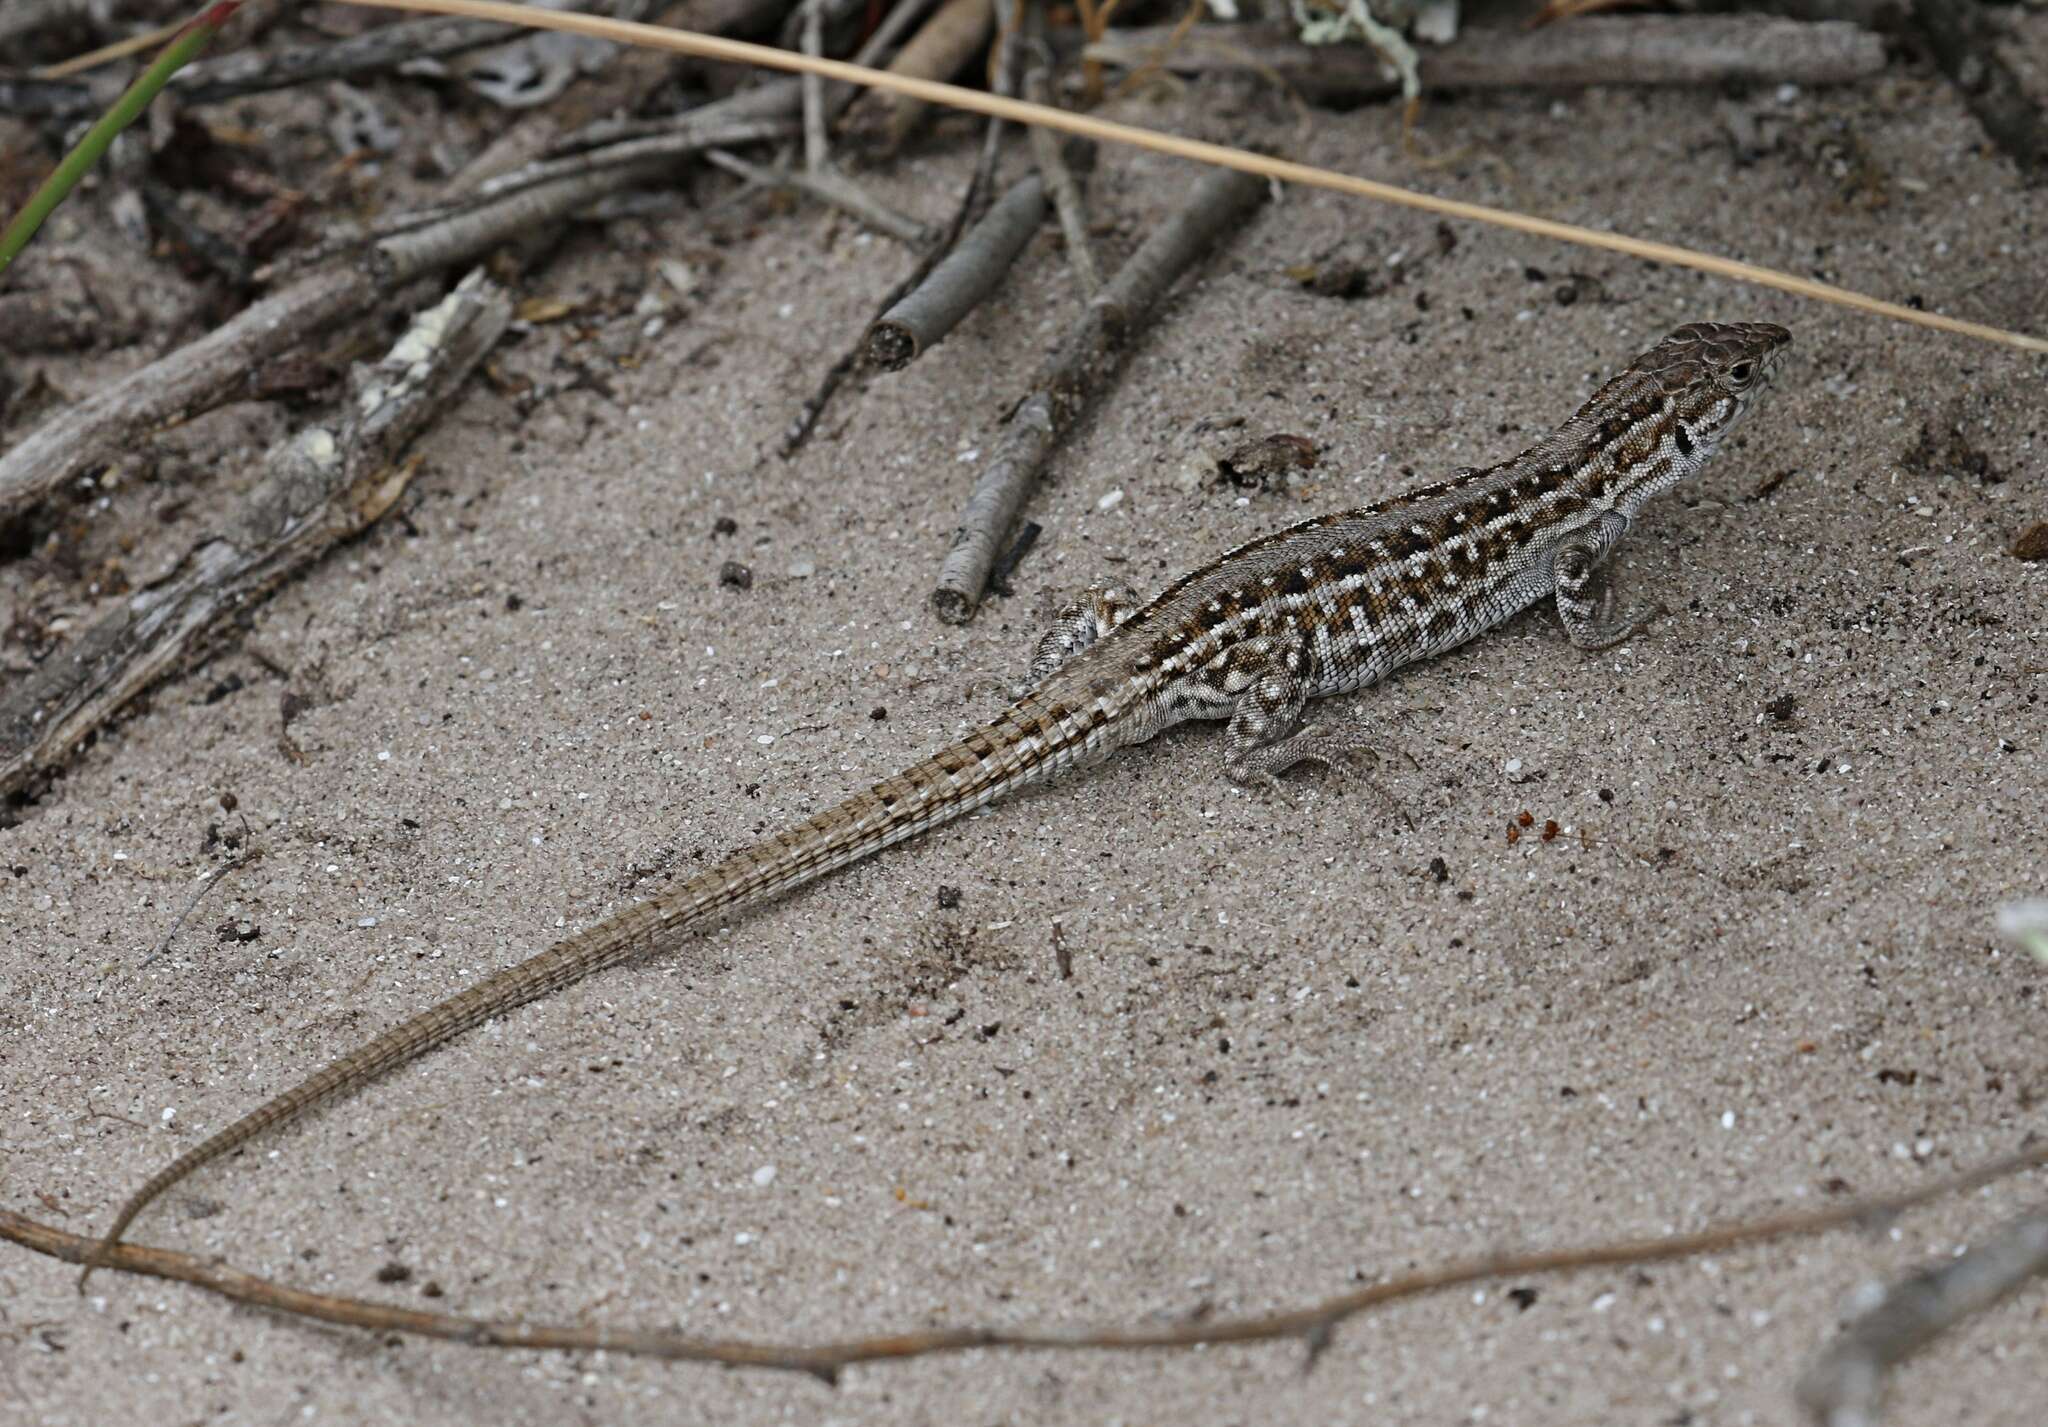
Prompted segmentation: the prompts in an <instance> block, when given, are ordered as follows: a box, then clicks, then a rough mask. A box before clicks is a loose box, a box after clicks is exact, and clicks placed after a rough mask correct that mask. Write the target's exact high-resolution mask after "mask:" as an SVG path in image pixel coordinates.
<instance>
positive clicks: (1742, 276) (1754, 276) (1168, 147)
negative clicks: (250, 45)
mask: <svg viewBox="0 0 2048 1427" xmlns="http://www.w3.org/2000/svg"><path fill="white" fill-rule="evenodd" d="M352 3H354V4H357V5H367V6H369V7H371V8H373V9H385V10H424V11H432V12H434V13H438V14H451V15H452V14H461V15H474V16H477V17H479V18H488V19H507V18H517V19H520V20H522V21H524V22H526V23H529V24H532V25H534V26H536V27H537V28H542V29H550V30H566V31H569V32H570V33H573V34H586V35H596V36H598V37H599V38H601V39H609V40H619V41H621V42H624V43H631V44H643V45H647V46H650V47H652V48H655V49H666V50H673V51H675V52H676V53H678V54H689V55H696V56H699V57H700V58H703V59H712V60H726V61H730V62H732V63H734V64H751V65H758V66H760V67H761V68H763V69H774V70H782V71H786V72H795V73H801V72H803V71H804V70H805V69H809V68H815V69H816V70H817V72H818V73H820V74H822V75H824V76H825V77H826V78H827V79H833V80H841V81H844V82H846V83H849V84H862V85H867V86H869V87H871V88H874V89H883V90H888V91H890V92H892V93H897V94H906V95H909V96H911V97H912V98H916V99H922V100H924V101H925V102H926V103H930V104H945V105H948V106H950V107H952V108H955V109H964V110H967V111H968V112H969V113H974V114H986V115H989V116H991V117H993V118H1000V119H1008V120H1012V121H1014V122H1016V123H1020V124H1043V125H1045V126H1046V127H1047V128H1050V129H1058V130H1060V131H1061V132H1062V133H1067V134H1075V135H1078V136H1080V137H1082V138H1085V139H1096V140H1100V141H1104V142H1108V143H1117V144H1127V145H1129V146H1131V147H1132V148H1139V149H1147V150H1150V151H1151V152H1153V153H1160V154H1169V155H1172V156H1173V157H1175V158H1184V159H1193V160H1194V161H1195V162H1197V163H1204V164H1209V165H1212V166H1214V167H1216V168H1226V169H1233V170H1236V171H1238V172H1240V173H1251V174H1258V175H1259V176H1261V177H1264V178H1269V179H1272V180H1273V181H1275V182H1277V183H1298V184H1304V185H1307V186H1309V187H1312V188H1322V189H1327V190H1329V191H1330V192H1332V193H1344V194H1349V195H1351V196H1352V197H1354V198H1370V199H1373V200H1375V201H1377V202H1381V203H1392V204H1396V205H1398V206H1400V207H1403V208H1413V209H1417V210H1419V211H1421V212H1424V213H1434V214H1437V215H1438V216H1440V217H1444V218H1459V219H1464V220H1467V221H1470V222H1474V223H1485V224H1489V225H1491V226H1493V227H1496V228H1505V229H1507V230H1509V231H1510V232H1516V233H1527V234H1529V235H1531V236H1532V237H1538V238H1548V239H1551V240H1553V241H1556V242H1561V243H1574V244H1577V245H1579V246H1580V247H1586V248H1599V249H1602V250H1604V251H1607V252H1614V253H1624V254H1626V255H1628V256H1630V257H1634V258H1641V259H1644V260H1646V261H1649V262H1657V263H1668V264H1671V265H1672V266H1674V267H1683V268H1691V269H1693V270H1694V271H1697V272H1704V273H1711V274H1714V275H1715V276H1717V277H1725V278H1729V279H1731V280H1733V281H1735V282H1745V283H1753V284H1755V285H1756V286H1758V287H1767V288H1771V289H1773V290H1775V291H1778V292H1789V293H1792V294H1794V295H1796V296H1799V297H1805V298H1810V299H1812V300H1814V301H1817V302H1831V303H1834V304H1836V305H1837V306H1840V307H1852V308H1855V309H1856V310H1857V311H1859V312H1865V313H1869V314H1871V315H1873V316H1877V317H1885V318H1889V319H1891V320H1892V321H1894V322H1905V323H1909V324H1911V325H1913V326H1916V327H1931V328H1934V329H1935V330H1937V331H1942V332H1952V333H1955V334H1956V335H1958V336H1966V337H1974V338H1977V339H1978V340H1979V341H1984V342H1996V343H1998V344H1999V345H2001V346H2006V347H2016V348H2018V349H2020V350H2021V351H2026V352H2048V338H2042V337H2036V336H2032V335H2030V334H2028V333H2025V332H2012V331H2008V330H2007V329H2005V328H2002V327H1993V326H1991V325H1990V324H1988V323H1983V322H1969V321H1965V320H1963V319H1961V318H1957V317H1948V316H1944V315H1942V314H1940V313H1936V312H1927V311H1923V310H1921V309H1919V308H1914V307H1908V306H1906V305H1905V304H1904V303H1899V302H1885V301H1882V300H1880V299H1878V298H1874V297H1869V296H1866V295H1865V294H1863V293H1860V292H1852V291H1850V290H1849V289H1847V288H1843V287H1836V286H1835V285H1833V284H1832V283H1824V282H1816V281H1815V280H1813V279H1811V278H1803V277H1799V276H1797V275H1796V274H1793V273H1788V272H1781V271H1779V270H1778V269H1776V268H1767V267H1763V266H1760V265H1759V264H1756V263H1745V262H1738V261H1736V260H1734V259H1732V258H1723V257H1717V256H1716V255H1714V254H1712V253H1702V252H1700V251H1698V250H1697V249H1693V248H1684V247H1680V246H1679V245H1677V244H1676V243H1657V242H1651V241H1649V240H1647V239H1644V238H1634V237H1630V236H1629V235H1627V234H1625V233H1614V232H1607V231H1603V230H1601V229H1598V228H1587V227H1582V226H1580V225H1579V224H1575V223H1560V222H1558V221H1556V220H1555V219H1550V218H1538V217H1535V216H1534V215H1532V214H1527V213H1516V212H1514V211H1512V210H1510V209H1504V208H1491V207H1488V206H1487V205H1486V204H1483V203H1466V202H1462V201H1460V200H1458V199H1455V198H1438V197H1436V196H1435V195H1434V194H1428V193H1417V192H1415V191H1414V190H1413V189H1407V188H1401V187H1399V186H1398V185H1395V184H1391V183H1379V182H1376V181H1374V180H1372V179H1368V178H1359V177H1357V176H1356V175H1353V174H1346V173H1338V172H1336V171H1335V170H1332V169H1326V168H1317V167H1316V166H1314V165H1313V164H1303V163H1294V162H1292V161H1290V160H1287V159H1278V158H1272V157H1270V156H1268V155H1265V154H1255V153H1250V152H1248V151H1246V150H1243V149H1233V148H1230V147H1228V146H1226V145H1223V144H1211V143H1205V142H1203V141H1202V140H1200V139H1189V138H1183V137H1182V136H1180V135H1178V134H1165V133H1160V132H1159V131H1158V130H1155V129H1142V128H1139V127H1137V126H1136V125H1133V124H1118V123H1113V122H1111V121H1109V120H1107V119H1098V118H1096V117H1095V116H1094V115H1092V114H1077V113H1073V112H1071V111H1069V110H1064V109H1048V108H1045V107H1044V106H1042V105H1037V104H1027V103H1024V102H1023V101H1021V100H1016V99H1011V98H1007V97H1005V96H1003V95H1000V94H990V93H981V92H979V91H976V90H972V89H962V88H960V87H959V86H958V85H952V84H939V83H936V82H933V81H929V80H920V79H911V78H908V77H906V76H904V75H899V74H890V73H887V72H885V71H882V70H871V69H863V68H861V67H860V66H858V65H851V64H843V63H840V62H839V61H836V60H812V59H810V58H808V57H807V56H804V55H799V54H792V53H790V52H789V51H786V50H777V49H770V48H768V47H767V46H765V45H752V44H746V43H744V42H742V41H739V40H727V39H720V38H718V37H716V36H713V35H697V34H684V33H681V32H678V31H673V30H661V29H657V28H655V27H654V26H651V25H627V24H621V23H618V22H616V21H609V20H599V19H594V18H592V17H591V16H588V15H560V14H555V13H553V12H535V11H532V10H529V9H525V8H524V7H521V6H517V5H508V4H505V3H504V2H503V0H352ZM1578 23H1581V24H1586V23H1591V22H1590V21H1580V22H1578ZM799 439H800V438H799Z"/></svg>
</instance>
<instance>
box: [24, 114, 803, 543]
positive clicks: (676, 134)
mask: <svg viewBox="0 0 2048 1427" xmlns="http://www.w3.org/2000/svg"><path fill="white" fill-rule="evenodd" d="M785 92H786V93H787V95H788V96H789V97H790V98H791V99H793V98H794V96H795V93H796V86H795V83H794V82H793V81H792V82H791V83H790V84H789V85H788V87H787V90H786V91H785ZM757 102H758V101H756V100H754V99H752V98H751V97H749V96H745V95H743V96H738V97H736V99H735V100H729V101H722V103H721V104H707V105H705V106H704V107H703V108H701V109H698V110H695V111H693V112H692V113H691V114H689V115H686V116H684V118H683V120H681V121H678V122H676V123H675V124H672V125H670V126H669V127H668V128H667V129H666V130H665V131H664V132H661V133H655V134H650V135H646V136H644V137H640V138H635V139H630V140H625V141H622V142H620V143H618V144H612V145H606V146H602V147H599V148H595V149H590V150H586V151H584V152H583V153H581V154H579V155H577V156H576V157H575V159H574V160H565V161H560V162H552V161H551V162H550V163H549V164H544V165H534V166H532V167H531V169H528V170H521V171H519V172H517V173H513V174H508V175H505V176H504V177H502V178H500V179H497V180H494V181H493V182H492V183H491V184H487V185H485V186H484V190H483V191H482V192H480V193H478V194H477V195H475V196H473V197H472V198H470V199H468V200H465V201H464V202H463V203H461V204H458V205H453V206H444V207H441V208H437V209H434V210H430V211H428V212H427V213H424V214H421V215H417V216H416V217H412V218H407V219H401V220H400V221H398V222H397V223H394V224H392V225H390V226H391V227H392V229H393V230H394V231H391V232H389V233H387V234H386V235H385V236H383V237H382V238H380V239H378V240H377V241H375V242H372V243H370V244H369V245H368V246H367V247H362V248H359V249H356V250H353V251H351V252H350V253H349V254H348V255H346V256H345V257H342V258H340V259H337V260H336V261H334V262H333V263H331V264H330V265H328V266H324V267H320V268H317V269H315V270H313V271H311V272H309V273H307V274H305V275H304V276H301V277H300V278H298V279H297V280H296V281H294V282H292V283H291V284H290V285H289V286H288V287H286V288H284V289H283V290H281V291H279V292H277V293H274V294H272V295H271V296H269V297H266V298H264V299H263V300H262V301H260V302H257V303H255V304H254V305H252V306H250V307H249V308H247V309H245V310H244V311H243V312H241V313H240V314H239V315H237V316H236V317H234V318H233V319H231V320H230V321H228V322H227V323H225V324H224V325H222V326H221V327H219V328H217V329H215V330H214V331H212V332H210V333H208V334H207V335H206V336H204V337H201V338H199V339H198V340H196V341H194V342H191V343H189V344H187V345H186V346H184V347H181V348H179V349H178V350H177V351H175V352H172V353H170V354H169V355H167V356H164V357H161V358H159V359H157V360H156V361H154V362H151V363H149V364H147V365H146V366H143V367H141V368H139V369H137V370H136V371H134V372H131V373H129V374H128V375H127V376H126V377H123V378H121V379H120V380H118V381H114V382H111V383H109V384H108V385H106V386H104V387H102V388H100V389H99V390H98V391H96V392H94V393H93V394H92V395H91V396H88V397H86V398H85V399H84V400H82V401H79V402H76V403H74V404H73V405H71V406H69V407H67V408H66V409H65V410H63V411H61V412H59V413H57V414H56V415H55V416H53V417H51V418H50V419H49V420H48V421H46V422H44V423H43V424H42V425H41V426H39V427H37V428H36V429H35V430H34V431H31V432H30V433H29V434H28V435H27V436H25V437H23V438H22V439H21V440H20V441H19V442H17V443H16V444H15V446H14V447H13V449H12V450H10V451H8V452H7V453H6V454H5V455H0V520H4V519H6V518H8V517H10V516H12V515H14V514H16V513H18V512H20V511H21V510H23V509H26V508H27V507H28V506H30V505H32V504H34V503H35V502H37V501H39V500H41V499H42V498H43V497H44V496H46V495H47V494H48V493H49V492H50V491H52V490H53V489H55V488H56V487H57V486H58V485H60V484H61V483H63V482H64V481H66V480H69V479H71V478H73V477H75V476H78V475H81V474H83V473H85V472H86V471H88V470H90V469H92V467H93V466H94V465H95V464H97V463H104V462H105V461H107V460H109V459H111V458H112V457H113V456H114V455H117V454H118V452H119V450H120V448H121V446H122V445H123V443H125V442H128V441H132V440H135V439H137V438H138V437H139V436H140V435H141V434H142V433H144V432H146V431H148V430H149V429H150V428H152V427H156V426H160V425H163V424H164V423H166V422H169V421H173V420H176V419H178V418H180V417H184V416H189V415H191V414H193V413H195V412H198V411H203V410H206V409H208V408H210V407H213V406H217V405H219V404H220V403H222V402H224V401H229V400H232V399H234V397H235V395H236V394H237V393H238V392H241V391H243V390H244V389H245V388H246V383H247V380H248V377H249V375H250V373H252V372H255V371H258V370H260V369H262V368H263V367H264V366H265V365H267V364H268V363H269V362H271V361H272V360H274V359H275V358H277V357H278V356H280V355H282V354H283V353H284V352H286V351H288V350H290V349H291V348H292V347H294V346H296V345H297V344H298V343H299V342H301V341H303V340H305V339H306V338H307V337H309V336H311V335H312V334H313V333H315V332H317V331H319V330H320V329H321V328H323V327H325V326H327V325H329V324H330V323H332V322H334V321H336V320H338V319H340V318H342V317H344V316H354V315H361V314H364V313H367V312H370V311H373V310H374V309H375V306H376V304H377V302H378V301H379V300H380V299H381V297H382V295H383V294H385V293H388V292H390V291H392V290H393V289H395V288H396V287H397V286H398V285H399V284H401V283H404V282H408V281H410V280H412V279H413V278H416V277H420V276H423V275H425V274H427V273H429V272H432V271H434V270H436V269H438V268H441V267H447V266H452V265H454V264H456V263H460V262H466V261H468V260H470V259H472V258H475V257H476V256H477V255H478V254H480V253H482V252H484V251H486V250H487V249H489V248H492V247H494V246H496V245H497V244H499V243H503V242H506V241H509V240H511V239H513V238H516V237H519V236H521V235H523V234H525V233H528V232H530V231H531V230H532V229H534V228H535V227H538V226H541V225H544V224H549V223H555V222H560V221H562V220H563V219H566V218H569V217H571V216H573V215H574V214H576V213H577V212H579V211H581V210H582V209H584V208H586V207H588V206H589V205H590V204H592V203H595V202H597V201H598V200H599V199H601V198H605V197H609V196H610V195H611V194H613V193H616V192H619V191H620V190H622V189H625V188H629V187H632V186H633V185H635V184H639V183H644V182H650V181H652V180H654V179H657V178H659V177H661V176H662V175H664V174H666V173H668V172H669V171H670V169H671V168H672V167H673V165H674V164H675V162H676V161H677V160H678V159H679V158H681V157H683V156H685V155H688V154H691V153H694V152H696V151H698V150H701V149H706V148H712V147H723V146H729V145H731V144H734V143H739V142H743V141H745V140H746V139H748V138H758V137H762V136H764V135H774V134H781V133H785V132H788V129H789V121H788V120H787V119H783V120H764V119H760V118H757V117H755V115H754V112H753V106H754V105H755V104H756V103H757ZM727 106H730V107H727Z"/></svg>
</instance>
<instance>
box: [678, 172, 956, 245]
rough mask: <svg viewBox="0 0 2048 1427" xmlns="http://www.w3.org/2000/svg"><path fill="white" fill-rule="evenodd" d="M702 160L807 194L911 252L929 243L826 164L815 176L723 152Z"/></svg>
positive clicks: (928, 234) (911, 223)
mask: <svg viewBox="0 0 2048 1427" xmlns="http://www.w3.org/2000/svg"><path fill="white" fill-rule="evenodd" d="M704 158H705V160H706V161H707V162H709V163H711V164H714V165H716V166H717V167H719V168H722V169H724V170H725V171H726V172H727V173H732V174H738V175H739V176H740V177H741V178H743V179H746V180H747V181H748V182H749V183H758V184H762V185H764V186H766V187H769V188H787V189H790V190H792V191H794V192H797V193H806V194H809V195H810V196H811V197H812V198H815V199H817V200H819V201H820V202H821V203H829V204H831V205H832V206H833V207H835V208H841V209H844V210H845V211H846V212H848V213H851V214H852V215H853V216H854V217H856V218H858V219H859V220H860V221H861V222H863V223H865V224H867V225H868V227H870V228H873V229H874V230H875V231H876V232H878V233H886V234H888V235H889V236H890V237H891V238H894V239H896V240H897V241H898V242H900V243H906V244H908V245H909V246H911V247H913V248H922V247H924V246H925V245H926V244H927V243H929V242H931V240H932V230H931V229H929V228H927V227H926V226H925V225H924V224H922V223H920V222H918V221H917V219H915V218H912V217H911V216H910V215H909V214H907V213H899V212H897V211H896V210H895V209H894V208H891V207H889V206H888V205H887V204H885V203H883V202H882V201H881V200H880V199H878V198H876V197H874V196H873V195H872V194H870V193H868V191H867V190H866V189H864V188H862V187H861V186H860V185H859V184H857V183H854V182H852V181H851V180H849V179H848V178H847V177H846V176H845V175H844V174H842V173H840V172H839V171H838V170H837V169H835V168H834V167H833V166H832V165H831V164H829V163H828V164H826V165H825V166H824V167H823V168H821V169H819V170H818V171H817V172H815V173H795V172H792V171H790V170H788V169H777V168H766V167H763V166H762V165H760V164H755V163H748V162H747V161H746V160H745V159H743V158H741V157H739V155H737V154H730V153H727V152H726V151H725V150H724V149H709V150H706V152H705V154H704Z"/></svg>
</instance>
